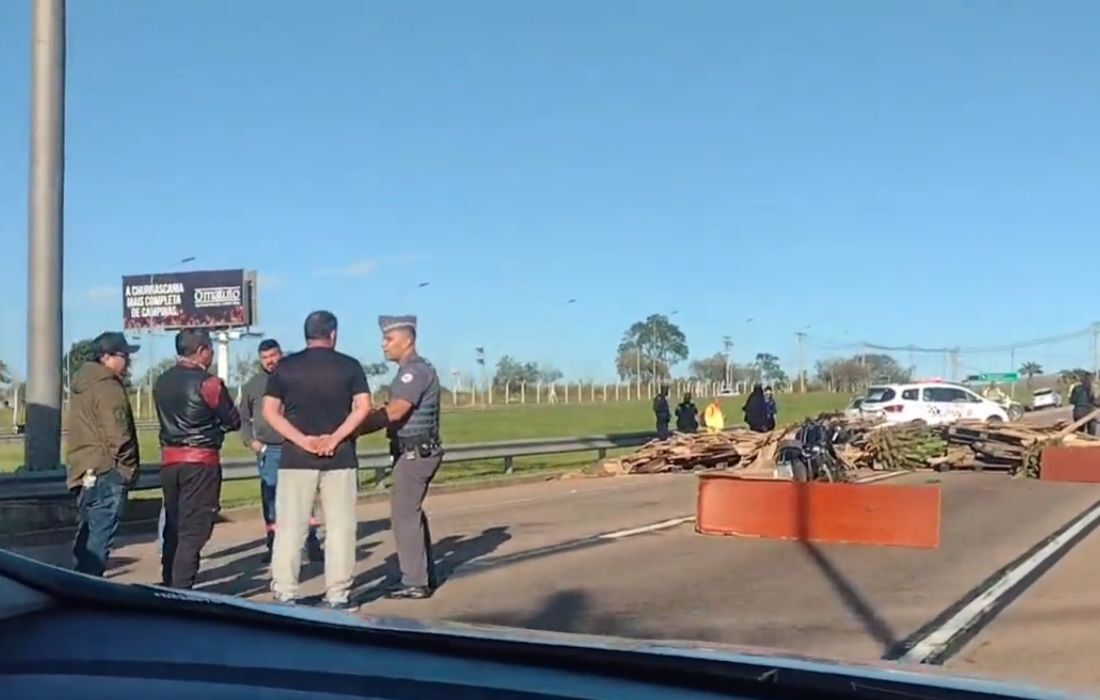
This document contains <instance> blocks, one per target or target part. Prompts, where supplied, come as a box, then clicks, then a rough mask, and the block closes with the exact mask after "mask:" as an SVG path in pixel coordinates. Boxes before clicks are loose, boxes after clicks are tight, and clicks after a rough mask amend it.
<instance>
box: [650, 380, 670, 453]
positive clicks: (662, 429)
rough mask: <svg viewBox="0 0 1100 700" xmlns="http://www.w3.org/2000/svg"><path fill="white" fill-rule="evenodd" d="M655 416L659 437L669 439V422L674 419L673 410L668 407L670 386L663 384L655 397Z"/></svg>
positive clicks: (659, 438)
mask: <svg viewBox="0 0 1100 700" xmlns="http://www.w3.org/2000/svg"><path fill="white" fill-rule="evenodd" d="M653 417H654V418H655V419H656V422H657V439H658V440H667V439H668V424H669V422H670V421H671V420H672V411H670V410H669V408H668V387H667V386H665V385H663V384H662V385H661V389H660V391H658V392H657V396H655V397H653Z"/></svg>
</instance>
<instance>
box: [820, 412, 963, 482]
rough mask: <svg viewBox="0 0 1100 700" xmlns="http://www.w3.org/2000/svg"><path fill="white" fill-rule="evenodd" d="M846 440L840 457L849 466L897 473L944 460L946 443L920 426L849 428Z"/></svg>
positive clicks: (899, 425)
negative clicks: (940, 459) (849, 464)
mask: <svg viewBox="0 0 1100 700" xmlns="http://www.w3.org/2000/svg"><path fill="white" fill-rule="evenodd" d="M847 432H848V436H849V438H848V440H847V441H846V443H845V444H844V445H843V446H842V448H841V454H842V455H843V456H844V458H845V460H847V461H848V462H850V463H851V464H853V465H855V466H858V467H864V468H868V469H876V470H886V471H898V470H907V469H908V470H912V469H922V468H927V467H928V466H929V462H930V460H933V459H939V458H941V457H943V456H944V455H945V454H946V453H947V450H948V446H947V443H946V442H944V440H943V438H942V437H941V436H940V435H939V433H938V432H936V431H935V430H934V429H932V428H930V427H928V426H927V425H925V424H924V423H921V422H916V421H914V422H912V423H902V424H898V425H866V424H856V425H851V426H848V428H847Z"/></svg>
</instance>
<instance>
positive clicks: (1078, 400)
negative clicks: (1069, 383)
mask: <svg viewBox="0 0 1100 700" xmlns="http://www.w3.org/2000/svg"><path fill="white" fill-rule="evenodd" d="M1069 403H1070V405H1071V406H1073V421H1074V422H1075V423H1076V422H1077V421H1079V420H1081V419H1082V418H1084V417H1085V416H1087V415H1088V414H1090V413H1092V411H1093V410H1095V409H1096V397H1095V396H1093V394H1092V379H1091V378H1082V379H1081V380H1080V381H1078V382H1077V384H1075V385H1074V386H1073V390H1072V391H1070V393H1069ZM1095 428H1096V421H1094V420H1091V421H1089V422H1088V423H1085V424H1084V425H1082V426H1081V427H1080V428H1078V430H1079V431H1081V432H1083V433H1089V434H1090V435H1095V434H1096V429H1095Z"/></svg>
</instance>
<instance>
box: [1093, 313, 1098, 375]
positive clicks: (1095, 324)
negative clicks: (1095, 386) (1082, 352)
mask: <svg viewBox="0 0 1100 700" xmlns="http://www.w3.org/2000/svg"><path fill="white" fill-rule="evenodd" d="M1098 370H1100V322H1093V324H1092V376H1093V377H1095V376H1096V374H1097V371H1098Z"/></svg>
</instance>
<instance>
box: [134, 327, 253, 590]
mask: <svg viewBox="0 0 1100 700" xmlns="http://www.w3.org/2000/svg"><path fill="white" fill-rule="evenodd" d="M176 355H177V356H178V357H179V361H178V362H177V363H176V365H175V366H174V367H172V368H171V369H169V370H168V371H167V372H165V373H164V374H162V375H160V377H159V378H157V382H156V384H155V385H154V386H153V401H154V402H155V403H156V406H157V419H158V420H159V422H160V461H161V470H160V483H161V487H162V488H163V490H164V515H165V518H164V520H165V522H164V551H163V552H162V553H161V574H162V580H163V583H164V585H166V586H173V587H175V588H191V587H192V586H194V585H195V576H196V575H197V574H198V571H199V555H200V553H201V552H202V547H203V545H205V544H206V541H207V540H209V539H210V534H211V533H212V532H213V531H214V518H215V516H216V515H217V512H218V502H219V500H220V498H221V483H222V469H221V455H220V452H221V448H222V443H223V442H224V440H225V433H227V432H230V431H233V430H240V428H241V416H240V414H239V413H238V412H237V407H236V406H235V405H233V399H232V398H230V396H229V392H228V391H227V390H226V388H225V384H223V383H222V381H221V380H220V379H218V378H217V377H215V376H214V375H212V374H210V372H209V371H207V370H209V369H210V365H211V364H213V361H214V349H213V344H212V343H211V342H210V334H209V333H207V332H206V331H204V330H197V329H185V330H182V331H180V332H179V333H178V334H177V335H176Z"/></svg>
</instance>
